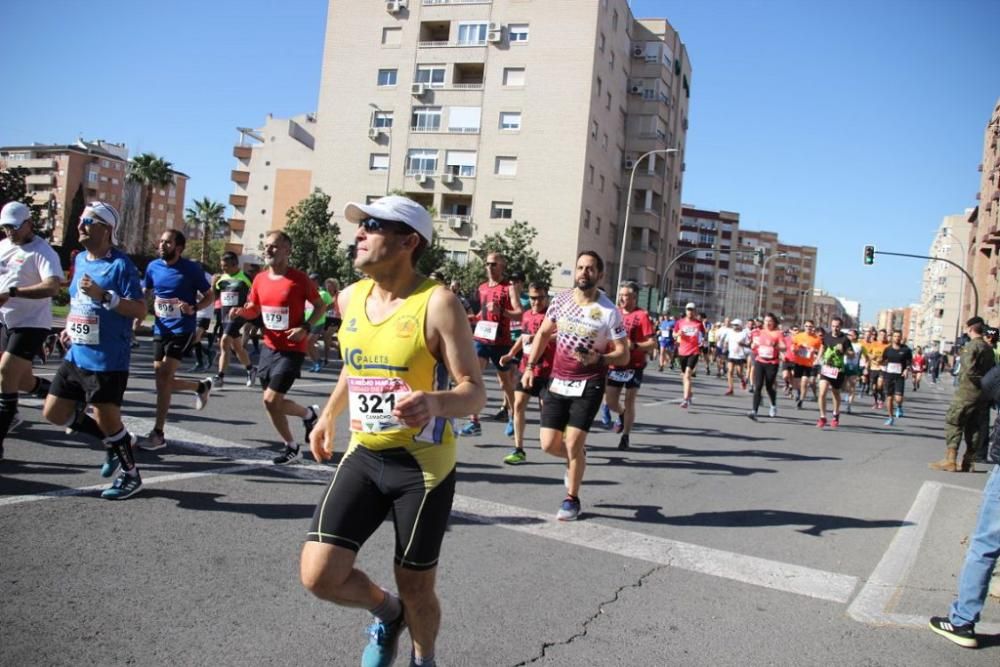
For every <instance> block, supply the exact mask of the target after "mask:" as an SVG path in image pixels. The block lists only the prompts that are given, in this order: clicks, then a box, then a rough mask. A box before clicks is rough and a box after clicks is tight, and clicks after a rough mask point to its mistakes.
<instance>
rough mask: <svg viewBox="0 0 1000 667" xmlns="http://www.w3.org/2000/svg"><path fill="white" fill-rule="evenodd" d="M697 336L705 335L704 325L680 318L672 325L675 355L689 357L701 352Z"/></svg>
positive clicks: (696, 321)
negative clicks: (675, 340)
mask: <svg viewBox="0 0 1000 667" xmlns="http://www.w3.org/2000/svg"><path fill="white" fill-rule="evenodd" d="M698 334H702V335H705V325H704V324H702V323H701V322H700V321H699V320H691V319H688V318H686V317H682V318H681V319H679V320H677V323H676V324H674V338H676V339H677V354H678V355H679V356H682V357H690V356H691V355H692V354H698V353H699V352H701V342H700V340H699V338H698Z"/></svg>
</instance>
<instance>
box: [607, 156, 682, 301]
mask: <svg viewBox="0 0 1000 667" xmlns="http://www.w3.org/2000/svg"><path fill="white" fill-rule="evenodd" d="M678 151H680V149H679V148H655V149H653V150H651V151H646V152H645V153H643V154H642V155H640V156H639V159H638V160H636V161H635V164H633V165H632V175H631V176H630V177H629V179H628V192H627V193H626V194H627V198H626V199H625V222H624V223H623V224H622V251H621V255H620V257H619V258H618V283H617V287H616V288H615V295H616V297H615V298H617V294H618V293H619V292H620V291H621V289H622V273H623V271H624V270H625V244H626V243H627V242H628V218H629V214H630V213H631V211H632V185H633V184H634V182H635V170H636V169H638V168H639V163H640V162H642V161H643V160H644V159H645V158H647V157H649V156H650V155H654V154H656V153H663V154H667V153H677V152H678ZM664 273H666V271H664Z"/></svg>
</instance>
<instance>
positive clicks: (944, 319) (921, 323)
mask: <svg viewBox="0 0 1000 667" xmlns="http://www.w3.org/2000/svg"><path fill="white" fill-rule="evenodd" d="M971 214H972V210H971V209H970V210H968V211H966V212H965V213H960V214H956V215H946V216H945V217H944V218H943V219H942V220H941V225H940V226H939V227H938V230H937V233H936V234H935V235H934V239H933V241H931V246H930V249H929V250H928V251H927V254H928V255H930V256H931V257H943V258H945V259H949V260H951V261H953V262H955V263H956V264H959V265H960V266H965V265H966V263H967V258H968V250H969V244H968V230H969V225H968V224H967V222H968V219H969V216H970V215H971ZM966 291H971V290H970V288H969V281H968V279H966V277H965V276H964V275H963V274H962V272H961V271H959V270H958V268H956V267H955V266H952V265H951V264H948V263H946V262H938V261H933V260H929V261H928V262H927V264H926V266H924V273H923V278H922V280H921V289H920V307H919V308H918V309H917V311H916V316H915V332H914V342H916V343H917V344H919V345H921V346H926V345H932V344H933V345H938V346H940V347H942V348H943V347H945V343H946V342H949V341H954V340H956V339H957V338H958V337H959V336H961V335H962V332H963V331H964V330H965V328H964V322H963V320H964V319H967V318H963V316H962V308H961V306H962V300H963V298H964V297H965V293H966ZM946 347H950V345H947V346H946Z"/></svg>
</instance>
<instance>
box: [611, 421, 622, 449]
mask: <svg viewBox="0 0 1000 667" xmlns="http://www.w3.org/2000/svg"><path fill="white" fill-rule="evenodd" d="M611 430H612V431H614V432H615V433H621V432H622V431H624V430H625V420H624V419H623V418H622V416H621V415H618V419H616V420H615V423H614V426H612V427H611ZM619 449H621V447H619Z"/></svg>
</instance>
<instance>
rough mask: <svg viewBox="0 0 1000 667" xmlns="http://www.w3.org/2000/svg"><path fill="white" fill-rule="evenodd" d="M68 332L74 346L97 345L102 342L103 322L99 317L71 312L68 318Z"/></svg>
mask: <svg viewBox="0 0 1000 667" xmlns="http://www.w3.org/2000/svg"><path fill="white" fill-rule="evenodd" d="M66 331H68V332H69V339H70V341H71V342H72V343H73V344H74V345H97V344H98V343H100V342H101V320H100V318H98V317H97V315H86V314H84V313H72V312H71V313H70V314H69V315H67V316H66Z"/></svg>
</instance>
